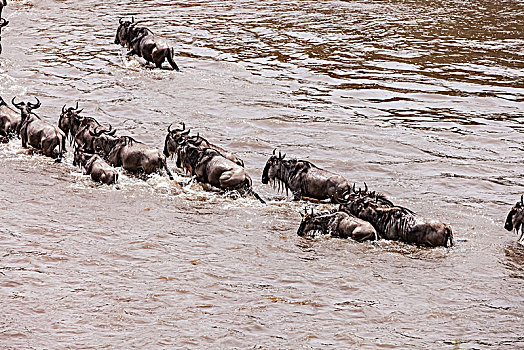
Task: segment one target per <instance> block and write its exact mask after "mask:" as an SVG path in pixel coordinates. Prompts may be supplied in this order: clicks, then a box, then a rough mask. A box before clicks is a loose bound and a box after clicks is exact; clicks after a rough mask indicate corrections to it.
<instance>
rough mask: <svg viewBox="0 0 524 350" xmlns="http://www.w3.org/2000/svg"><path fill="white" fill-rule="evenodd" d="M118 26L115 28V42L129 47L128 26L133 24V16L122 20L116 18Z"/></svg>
mask: <svg viewBox="0 0 524 350" xmlns="http://www.w3.org/2000/svg"><path fill="white" fill-rule="evenodd" d="M118 23H119V26H118V29H117V30H116V36H115V44H117V45H119V44H120V45H122V46H123V47H125V48H127V49H130V48H131V42H130V41H129V27H130V26H132V25H135V18H134V17H131V21H123V20H122V18H120V19H119V20H118Z"/></svg>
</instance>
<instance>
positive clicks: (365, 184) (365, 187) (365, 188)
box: [364, 182, 368, 193]
mask: <svg viewBox="0 0 524 350" xmlns="http://www.w3.org/2000/svg"><path fill="white" fill-rule="evenodd" d="M364 192H365V193H367V192H368V184H367V183H365V182H364Z"/></svg>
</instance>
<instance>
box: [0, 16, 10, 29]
mask: <svg viewBox="0 0 524 350" xmlns="http://www.w3.org/2000/svg"><path fill="white" fill-rule="evenodd" d="M8 23H9V21H8V20H7V19H5V18H0V27H5V26H6V25H7V24H8Z"/></svg>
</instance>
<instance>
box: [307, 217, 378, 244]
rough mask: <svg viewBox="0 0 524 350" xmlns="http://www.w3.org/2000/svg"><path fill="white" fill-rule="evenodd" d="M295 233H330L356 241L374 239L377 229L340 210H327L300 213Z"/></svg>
mask: <svg viewBox="0 0 524 350" xmlns="http://www.w3.org/2000/svg"><path fill="white" fill-rule="evenodd" d="M301 215H302V221H301V222H300V226H299V228H298V231H297V234H298V235H299V236H305V235H307V234H308V233H309V232H320V233H321V234H330V235H332V236H334V237H340V238H351V239H354V240H355V241H357V242H363V241H368V240H376V239H378V238H377V231H375V229H374V228H373V225H371V224H370V223H369V222H367V221H364V220H361V219H359V218H357V217H355V216H353V215H350V214H347V213H345V212H342V211H335V212H332V211H328V212H320V213H316V214H315V213H313V210H312V211H311V213H310V214H308V213H307V212H306V213H305V215H304V214H302V213H301Z"/></svg>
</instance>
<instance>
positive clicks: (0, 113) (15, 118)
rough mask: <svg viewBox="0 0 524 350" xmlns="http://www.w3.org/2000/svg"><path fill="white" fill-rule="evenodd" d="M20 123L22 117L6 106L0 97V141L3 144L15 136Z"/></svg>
mask: <svg viewBox="0 0 524 350" xmlns="http://www.w3.org/2000/svg"><path fill="white" fill-rule="evenodd" d="M21 122H22V117H21V115H20V113H19V112H17V111H15V110H14V109H12V108H11V107H9V106H8V105H7V103H6V102H5V101H4V99H3V98H2V97H0V139H1V141H3V142H8V141H9V137H11V136H12V135H16V132H17V129H18V126H19V125H20V123H21Z"/></svg>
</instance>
